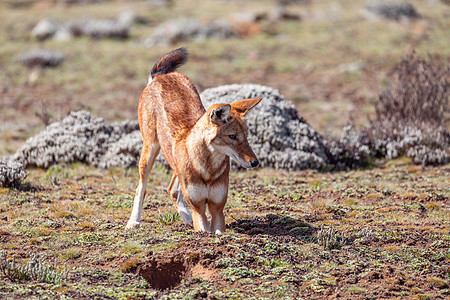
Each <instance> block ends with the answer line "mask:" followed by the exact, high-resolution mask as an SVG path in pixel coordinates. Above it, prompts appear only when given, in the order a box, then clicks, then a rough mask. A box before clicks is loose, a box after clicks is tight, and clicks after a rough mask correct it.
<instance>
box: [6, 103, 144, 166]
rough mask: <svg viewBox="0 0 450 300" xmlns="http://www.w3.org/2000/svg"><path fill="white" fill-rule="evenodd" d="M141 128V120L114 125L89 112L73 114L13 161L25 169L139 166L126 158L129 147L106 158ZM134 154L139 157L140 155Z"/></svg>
mask: <svg viewBox="0 0 450 300" xmlns="http://www.w3.org/2000/svg"><path fill="white" fill-rule="evenodd" d="M138 129H139V125H138V123H137V121H132V122H123V123H116V124H112V125H110V124H107V123H106V122H105V121H104V119H103V118H97V117H92V116H91V115H90V114H89V113H88V112H86V111H79V112H71V113H70V114H69V115H68V116H67V117H66V118H64V119H63V120H61V121H59V122H55V123H53V124H50V125H49V126H47V128H45V130H44V131H42V132H41V133H39V134H38V135H36V136H34V137H31V138H29V139H28V140H27V141H26V143H25V145H24V146H22V147H21V148H20V149H19V150H18V151H17V152H16V154H15V155H14V156H13V160H15V161H19V162H21V163H23V164H24V165H25V166H37V167H44V168H48V167H49V166H50V165H53V164H57V163H71V162H76V161H80V162H85V163H88V164H91V165H94V166H97V167H105V168H107V167H111V166H130V165H135V164H136V158H135V159H134V160H133V159H124V158H123V156H124V155H125V154H124V150H126V149H125V148H120V149H119V150H118V152H117V154H122V156H117V158H114V159H112V158H111V159H110V160H109V161H108V160H106V159H102V158H103V157H104V156H105V154H106V153H107V152H108V151H112V150H111V149H110V148H111V146H113V145H114V144H115V143H117V142H118V141H119V140H121V139H123V138H124V136H126V135H128V134H130V133H132V132H134V131H136V130H138ZM112 149H114V148H112ZM120 151H122V152H120ZM132 155H133V157H136V156H139V153H132ZM125 162H126V163H127V164H125Z"/></svg>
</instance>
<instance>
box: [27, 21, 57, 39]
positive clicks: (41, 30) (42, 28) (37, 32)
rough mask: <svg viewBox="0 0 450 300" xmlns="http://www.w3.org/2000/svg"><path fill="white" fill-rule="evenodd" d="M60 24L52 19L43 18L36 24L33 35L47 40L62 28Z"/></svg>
mask: <svg viewBox="0 0 450 300" xmlns="http://www.w3.org/2000/svg"><path fill="white" fill-rule="evenodd" d="M60 26H61V25H60V24H58V23H57V22H55V21H53V20H50V19H43V20H41V21H39V23H37V24H36V26H35V27H34V28H33V30H32V31H31V36H32V37H34V38H37V39H38V40H45V39H48V38H51V37H53V35H54V34H55V33H56V32H57V31H58V29H59V28H60Z"/></svg>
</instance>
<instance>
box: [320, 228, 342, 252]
mask: <svg viewBox="0 0 450 300" xmlns="http://www.w3.org/2000/svg"><path fill="white" fill-rule="evenodd" d="M317 242H318V243H319V244H320V245H322V246H323V247H324V248H325V249H328V250H332V249H340V248H341V247H342V246H343V245H344V239H343V238H342V237H341V236H340V235H339V234H338V233H337V231H336V230H335V229H334V228H333V226H330V227H329V228H325V227H324V226H323V225H321V226H320V229H319V231H318V232H317Z"/></svg>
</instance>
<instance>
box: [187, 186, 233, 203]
mask: <svg viewBox="0 0 450 300" xmlns="http://www.w3.org/2000/svg"><path fill="white" fill-rule="evenodd" d="M186 192H187V197H188V198H189V199H190V200H191V201H201V200H205V199H208V200H209V201H212V202H214V203H220V202H222V201H224V200H225V199H226V197H227V192H228V187H227V186H226V185H223V184H220V185H213V186H211V185H210V186H208V185H205V184H191V185H188V186H187V189H186Z"/></svg>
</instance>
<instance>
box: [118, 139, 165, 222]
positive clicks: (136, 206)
mask: <svg viewBox="0 0 450 300" xmlns="http://www.w3.org/2000/svg"><path fill="white" fill-rule="evenodd" d="M159 149H160V147H159V145H158V144H156V143H154V144H152V145H151V149H149V147H145V145H144V148H143V149H142V153H141V159H140V160H139V175H140V178H139V185H138V187H137V189H136V196H135V197H134V203H133V210H132V212H131V216H130V219H129V220H128V223H127V226H126V227H125V229H126V230H130V229H136V228H139V225H140V224H141V214H142V205H143V204H144V198H145V194H146V187H147V181H148V176H149V175H150V171H151V169H152V167H153V163H154V162H155V158H156V156H157V155H158V153H159ZM148 152H150V153H148Z"/></svg>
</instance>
